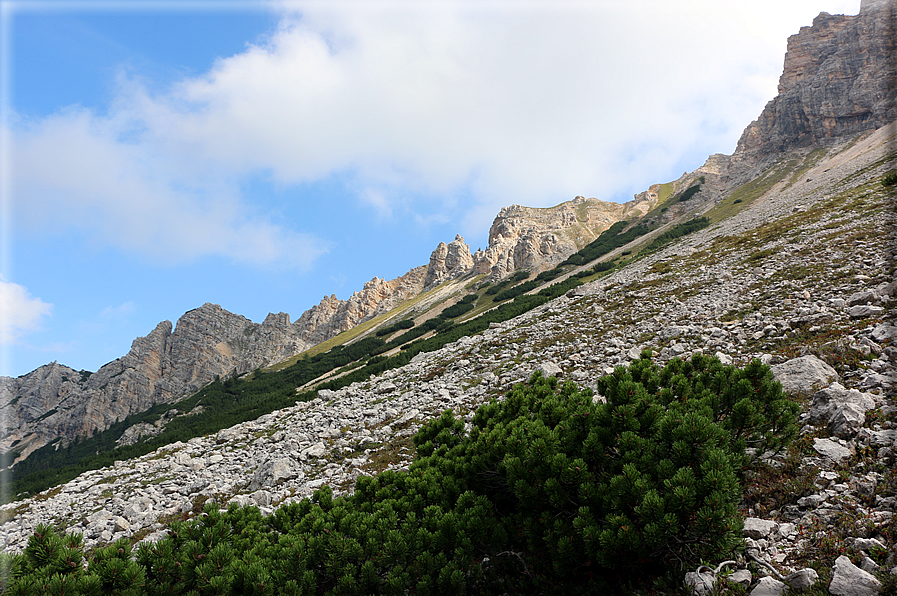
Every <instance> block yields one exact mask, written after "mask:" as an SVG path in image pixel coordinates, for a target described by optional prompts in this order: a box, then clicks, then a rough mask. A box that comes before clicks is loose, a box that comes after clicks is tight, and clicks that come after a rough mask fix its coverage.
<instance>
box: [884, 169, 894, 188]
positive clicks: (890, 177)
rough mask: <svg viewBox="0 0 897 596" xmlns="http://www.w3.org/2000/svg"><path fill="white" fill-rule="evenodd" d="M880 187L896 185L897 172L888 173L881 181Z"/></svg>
mask: <svg viewBox="0 0 897 596" xmlns="http://www.w3.org/2000/svg"><path fill="white" fill-rule="evenodd" d="M881 184H882V186H894V185H895V184H897V171H893V172H888V173H887V174H885V175H884V176H883V177H882V179H881Z"/></svg>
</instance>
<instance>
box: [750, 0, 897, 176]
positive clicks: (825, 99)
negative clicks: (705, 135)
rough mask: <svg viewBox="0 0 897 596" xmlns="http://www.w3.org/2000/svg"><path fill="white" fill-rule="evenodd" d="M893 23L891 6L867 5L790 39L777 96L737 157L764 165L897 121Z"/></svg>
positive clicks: (876, 1) (883, 0) (871, 1)
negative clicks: (802, 149) (783, 154)
mask: <svg viewBox="0 0 897 596" xmlns="http://www.w3.org/2000/svg"><path fill="white" fill-rule="evenodd" d="M894 18H895V8H894V4H893V2H891V1H889V0H863V2H862V4H861V8H860V12H859V14H858V15H854V16H848V15H830V14H828V13H826V12H823V13H820V15H819V16H818V17H816V18H815V19H814V20H813V25H812V27H801V29H800V32H799V33H797V34H796V35H792V36H791V37H790V38H788V51H787V54H786V55H785V67H784V71H783V72H782V76H781V78H780V79H779V89H778V95H777V97H776V98H775V99H773V100H772V101H770V102H769V103H768V104H767V105H766V107H765V108H764V110H763V113H762V114H761V115H760V117H759V118H758V119H757V120H756V121H754V122H752V123H751V124H750V125H749V126H748V127H747V128H746V129H745V131H744V133H743V134H742V136H741V139H740V140H739V141H738V147H737V149H736V152H735V156H736V157H737V158H738V159H741V160H748V161H764V160H766V159H768V158H770V157H775V156H776V155H778V154H780V153H781V152H783V151H787V150H790V149H793V148H800V147H809V146H814V147H815V146H826V145H830V144H831V143H832V142H833V141H834V140H836V139H838V138H843V137H845V136H854V135H856V134H857V133H860V132H863V131H872V130H876V129H878V128H880V127H881V126H884V125H885V124H887V123H888V122H892V121H893V120H895V119H897V105H895V97H897V95H895V94H897V84H895V82H897V71H895V69H897V56H895V52H897V36H895V30H894V26H895V25H894Z"/></svg>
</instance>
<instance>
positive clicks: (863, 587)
mask: <svg viewBox="0 0 897 596" xmlns="http://www.w3.org/2000/svg"><path fill="white" fill-rule="evenodd" d="M828 591H829V592H830V593H832V594H834V595H835V596H875V595H876V594H878V593H879V592H880V591H881V582H880V581H878V580H877V579H876V578H875V576H873V575H872V574H871V573H869V572H868V571H863V570H862V569H860V568H859V567H857V566H856V565H854V564H853V563H851V562H850V559H849V558H847V557H846V556H844V555H841V556H840V557H838V558H837V559H835V566H834V568H832V583H831V584H829V588H828Z"/></svg>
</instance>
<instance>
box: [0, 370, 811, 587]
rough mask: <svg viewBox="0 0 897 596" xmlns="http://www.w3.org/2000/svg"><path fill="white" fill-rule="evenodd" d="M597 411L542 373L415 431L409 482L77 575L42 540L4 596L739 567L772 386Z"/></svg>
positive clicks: (390, 474)
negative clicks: (746, 491) (745, 494)
mask: <svg viewBox="0 0 897 596" xmlns="http://www.w3.org/2000/svg"><path fill="white" fill-rule="evenodd" d="M597 393H598V394H600V396H603V398H604V400H601V399H598V398H596V397H595V396H594V395H593V393H592V391H591V390H589V389H586V390H581V389H580V388H578V387H577V386H576V385H574V384H573V383H570V382H565V383H560V382H558V380H557V379H554V378H548V379H546V378H543V377H542V376H540V375H539V374H536V375H535V376H534V377H533V378H532V379H531V380H530V381H529V382H528V383H525V384H520V385H517V386H516V387H515V388H513V390H512V391H510V392H509V394H508V395H507V396H506V398H505V399H504V400H502V401H493V402H491V403H489V404H487V405H484V406H482V407H481V408H480V409H479V410H478V411H477V412H476V414H475V415H474V417H473V419H472V421H471V423H470V425H469V426H468V427H467V428H468V429H467V430H465V424H464V423H463V422H462V421H461V420H459V419H457V418H456V417H455V416H453V415H452V413H451V412H445V413H443V415H442V416H440V417H439V418H438V419H436V420H433V421H431V422H430V423H428V424H426V425H425V426H424V427H422V428H421V429H420V431H419V432H418V433H417V434H416V435H415V437H414V443H415V445H416V447H417V450H418V455H417V458H416V460H415V461H414V462H413V463H412V464H411V465H410V467H409V469H408V470H407V471H403V472H395V471H387V472H384V473H381V474H379V475H378V476H376V477H373V478H367V477H365V478H360V479H359V480H358V482H357V484H356V490H355V492H354V494H352V495H350V496H346V497H339V498H333V496H332V493H331V492H330V489H329V488H327V487H323V488H321V489H319V490H318V491H316V493H315V495H314V497H313V498H312V499H305V500H303V501H301V502H297V503H291V504H289V505H286V506H283V507H281V508H279V509H278V510H277V511H276V512H275V513H274V514H273V515H271V516H269V517H267V518H266V517H263V516H262V515H261V513H260V512H259V510H258V509H257V508H252V507H248V508H238V507H236V506H231V507H230V508H229V509H228V510H226V511H220V510H219V509H218V507H217V506H216V505H213V504H207V505H206V506H205V509H204V512H203V514H202V515H201V516H200V517H198V518H196V519H194V520H190V521H187V522H173V523H172V524H171V526H170V528H169V531H168V535H167V536H166V537H165V538H163V539H162V540H160V541H159V542H157V543H155V544H143V545H141V546H140V548H139V550H138V552H137V555H136V558H132V557H131V552H130V548H129V546H128V545H127V542H126V541H125V542H122V541H120V542H117V543H115V544H113V545H110V546H108V547H105V548H101V549H99V550H97V551H96V552H95V553H94V554H93V556H92V558H91V560H90V562H89V564H88V565H87V566H86V567H85V566H84V564H83V555H82V552H81V548H80V537H79V536H66V537H61V536H58V535H57V534H55V532H53V530H52V529H51V528H48V527H47V526H41V527H39V528H38V530H37V532H36V533H35V535H34V536H33V537H32V539H31V541H30V542H29V546H28V548H27V549H26V551H25V552H24V553H23V554H22V555H14V556H12V557H8V558H7V560H6V563H7V564H8V577H7V578H6V579H5V580H4V581H5V582H6V583H4V585H5V586H7V587H6V591H5V593H7V594H101V593H103V594H149V595H156V594H159V595H161V594H185V595H186V594H190V595H194V594H196V595H205V594H297V595H299V594H334V595H336V594H339V595H349V594H358V595H361V594H396V595H403V594H408V593H413V594H421V595H424V594H433V595H436V594H445V595H449V594H451V595H456V594H465V593H467V594H503V593H523V594H535V593H546V592H547V591H548V590H553V591H557V592H560V593H577V594H580V593H581V594H589V593H595V594H600V593H608V590H611V591H613V590H619V589H621V588H622V587H623V586H624V585H627V584H628V585H638V584H641V585H645V584H646V583H648V582H650V581H651V580H652V578H657V577H660V576H663V575H664V574H671V573H673V572H675V573H677V574H678V573H679V572H680V571H681V569H682V568H683V567H693V566H694V565H696V564H697V563H698V562H700V561H701V560H710V559H713V560H717V559H719V558H720V557H723V556H725V554H727V553H728V552H729V551H731V550H732V549H733V548H735V547H736V546H737V545H738V544H739V543H740V536H741V523H742V522H741V519H740V516H739V515H738V510H737V505H738V503H739V501H740V499H741V488H740V485H739V478H740V477H741V475H742V474H743V472H744V471H745V470H746V469H747V468H748V467H749V466H750V465H751V464H752V461H753V459H752V457H749V456H748V453H749V452H750V453H753V454H762V453H764V452H768V451H770V450H773V451H774V450H776V449H779V448H781V447H783V446H784V445H785V443H786V442H787V441H788V440H789V439H790V437H792V436H793V435H794V434H795V429H796V422H795V421H796V416H797V411H798V408H797V406H796V405H795V404H793V403H791V402H789V401H788V400H787V399H786V398H785V396H784V395H783V394H782V391H781V387H780V386H779V384H778V383H777V382H775V380H774V379H773V378H772V375H771V373H770V371H769V368H768V367H766V366H763V365H761V364H760V363H759V362H756V361H755V362H754V363H751V364H750V365H748V366H747V367H745V368H744V369H738V368H735V367H732V366H724V365H722V364H721V363H720V362H719V360H717V359H716V358H707V357H704V356H700V355H699V356H695V357H694V358H692V359H691V360H690V361H679V360H673V361H672V362H670V363H669V364H668V365H666V366H665V367H663V368H659V367H658V366H657V365H656V364H655V363H653V362H651V361H650V359H648V358H647V357H643V358H642V359H641V360H638V361H636V362H635V363H633V364H632V365H631V366H630V367H628V368H627V367H618V368H617V369H616V371H615V372H614V373H613V374H612V375H609V376H606V377H604V378H602V379H600V380H599V381H598V383H597ZM748 448H751V449H752V451H749V450H748ZM753 457H756V456H753Z"/></svg>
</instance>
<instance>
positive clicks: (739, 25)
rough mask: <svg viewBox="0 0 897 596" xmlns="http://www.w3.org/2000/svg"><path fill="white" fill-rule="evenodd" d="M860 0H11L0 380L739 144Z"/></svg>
mask: <svg viewBox="0 0 897 596" xmlns="http://www.w3.org/2000/svg"><path fill="white" fill-rule="evenodd" d="M859 4H860V1H859V0H789V1H788V2H781V1H780V0H756V1H744V0H740V1H730V0H681V1H679V2H669V1H668V0H618V1H610V0H591V1H587V0H577V1H567V0H535V1H531V0H513V1H509V0H445V1H443V0H416V1H414V0H401V1H398V0H397V1H386V0H382V1H381V0H367V1H360V0H359V1H341V0H326V1H321V0H317V1H308V2H302V1H296V2H261V1H253V2H248V1H220V0H205V1H203V0H184V1H169V0H141V1H131V0H113V1H111V2H104V1H91V2H86V1H78V0H55V1H40V0H19V1H9V0H0V21H2V22H0V38H2V42H0V43H2V47H0V52H2V59H0V70H2V77H0V84H2V90H0V112H2V114H0V374H2V375H7V376H19V375H22V374H25V373H27V372H29V371H31V370H33V369H35V368H37V367H39V366H41V365H43V364H46V363H48V362H51V361H57V362H59V363H61V364H65V365H67V366H71V367H72V368H75V369H77V370H81V369H86V370H90V371H95V370H97V369H98V368H99V367H101V366H102V365H103V364H105V363H107V362H110V361H112V360H114V359H116V358H119V357H121V356H123V355H125V354H126V353H127V352H128V350H129V349H130V347H131V342H132V341H133V340H134V339H135V338H137V337H140V336H145V335H147V334H148V333H149V332H150V331H152V330H153V328H155V326H156V325H157V324H158V323H159V322H161V321H164V320H170V321H172V322H176V321H177V319H178V318H179V317H180V316H181V315H182V314H184V313H185V312H186V311H188V310H190V309H193V308H197V307H199V306H201V305H202V304H204V303H206V302H212V303H215V304H220V305H221V306H222V307H223V308H225V309H227V310H229V311H231V312H234V313H238V314H241V315H243V316H245V317H247V318H249V319H251V320H252V321H255V322H262V321H263V320H264V318H265V316H266V315H267V314H268V313H269V312H275V313H277V312H287V313H289V314H290V316H291V319H292V320H296V319H298V317H299V316H300V315H301V314H302V312H304V311H305V310H307V309H309V308H311V307H312V306H313V305H315V304H316V303H318V302H319V301H320V300H321V298H323V297H324V296H325V295H330V294H336V296H337V297H338V298H340V299H347V298H348V297H349V296H350V295H351V294H352V292H354V291H357V290H360V289H361V288H362V286H363V284H364V282H365V281H367V280H369V279H371V278H372V277H374V276H377V277H381V278H386V279H392V278H395V277H398V276H400V275H402V274H404V273H406V272H407V271H409V270H410V269H412V268H413V267H416V266H419V265H425V264H426V263H427V262H428V261H429V256H430V253H431V252H432V250H433V249H434V248H435V247H436V246H437V244H438V243H439V242H441V241H442V242H450V241H451V240H453V239H454V237H455V234H461V235H462V236H464V238H465V239H466V241H467V242H468V244H470V246H471V250H473V251H475V250H476V249H477V248H485V247H486V245H487V242H488V231H489V226H490V224H491V222H492V220H493V218H494V217H495V215H496V214H497V213H498V211H499V210H500V209H501V207H503V206H507V205H511V204H522V205H527V206H531V207H548V206H553V205H557V204H559V203H562V202H564V201H568V200H570V199H572V198H574V197H575V196H577V195H584V196H587V197H595V198H599V199H602V200H607V201H617V202H624V201H627V200H630V199H631V198H632V196H633V195H634V194H635V193H638V192H641V191H643V190H646V189H647V188H648V187H649V186H650V185H651V184H654V183H662V182H667V181H670V180H674V179H676V178H678V177H679V176H681V175H682V173H683V172H685V171H691V170H694V169H696V168H698V167H700V166H701V165H702V164H703V163H704V161H705V160H706V158H707V157H708V156H709V155H711V154H713V153H726V154H731V153H732V152H733V151H734V149H735V146H736V143H737V141H738V138H739V136H740V134H741V132H742V131H743V129H744V128H745V127H746V126H747V125H748V124H749V123H750V122H751V121H752V120H754V119H756V118H757V116H759V114H760V112H761V111H762V109H763V106H764V105H765V104H766V102H767V101H769V100H771V99H772V98H773V97H774V96H775V94H776V86H777V83H778V78H779V75H780V74H781V71H782V64H783V59H784V55H785V50H786V42H787V38H788V36H789V35H792V34H795V33H797V32H798V30H799V28H800V27H802V26H809V25H810V24H811V23H812V20H813V18H814V17H815V16H816V15H817V14H819V12H821V11H826V12H829V13H832V14H856V13H857V12H858V10H859Z"/></svg>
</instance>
